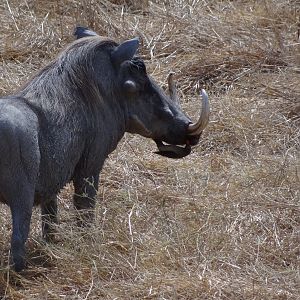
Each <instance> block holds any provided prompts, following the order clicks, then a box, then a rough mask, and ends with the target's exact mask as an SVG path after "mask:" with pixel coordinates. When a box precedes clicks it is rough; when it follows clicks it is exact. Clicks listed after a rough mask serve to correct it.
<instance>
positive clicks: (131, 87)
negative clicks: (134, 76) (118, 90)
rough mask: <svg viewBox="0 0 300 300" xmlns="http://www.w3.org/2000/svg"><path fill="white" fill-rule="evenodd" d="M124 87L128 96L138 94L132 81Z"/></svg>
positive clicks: (126, 82) (125, 83) (127, 81)
mask: <svg viewBox="0 0 300 300" xmlns="http://www.w3.org/2000/svg"><path fill="white" fill-rule="evenodd" d="M123 87H124V89H125V91H126V93H128V94H135V93H136V92H137V85H136V83H135V82H134V81H132V80H130V79H129V80H126V81H125V82H124V84H123Z"/></svg>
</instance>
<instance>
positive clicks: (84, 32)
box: [74, 26, 98, 40]
mask: <svg viewBox="0 0 300 300" xmlns="http://www.w3.org/2000/svg"><path fill="white" fill-rule="evenodd" d="M74 35H75V36H76V39H77V40H78V39H81V38H83V37H87V36H95V35H98V34H97V33H96V32H94V31H92V30H90V29H88V28H87V27H82V26H77V27H76V28H75V31H74Z"/></svg>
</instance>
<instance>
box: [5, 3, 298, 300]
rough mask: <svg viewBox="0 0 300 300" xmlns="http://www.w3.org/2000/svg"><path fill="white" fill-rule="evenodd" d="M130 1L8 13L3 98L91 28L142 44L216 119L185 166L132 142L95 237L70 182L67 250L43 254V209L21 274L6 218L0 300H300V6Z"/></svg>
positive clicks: (99, 214) (155, 64) (64, 198)
mask: <svg viewBox="0 0 300 300" xmlns="http://www.w3.org/2000/svg"><path fill="white" fill-rule="evenodd" d="M126 3H127V4H126ZM134 3H135V1H104V0H101V1H96V0H83V1H77V0H62V1H57V0H47V1H46V0H38V1H33V0H3V1H2V2H1V4H0V17H1V34H0V60H1V63H0V94H7V93H10V92H12V91H14V90H15V89H16V88H17V87H18V86H20V85H21V84H22V82H24V81H25V80H26V79H28V78H29V77H30V75H31V74H32V73H33V72H35V71H36V70H38V69H39V68H40V67H41V66H43V65H45V64H46V63H47V62H49V61H50V60H51V59H52V58H53V57H54V56H55V55H56V54H57V53H58V51H59V50H60V49H61V48H62V47H64V46H65V45H66V44H67V43H68V42H70V41H71V40H72V39H73V37H72V31H73V28H74V25H75V24H82V25H86V26H90V27H92V28H93V29H94V30H96V31H97V32H98V33H99V34H100V35H105V36H110V37H113V38H115V39H116V40H119V41H122V40H124V39H126V38H129V37H133V36H139V37H140V39H141V41H142V47H141V49H140V54H141V55H142V56H143V57H144V59H145V60H146V62H147V66H148V69H149V72H150V73H151V74H152V75H153V76H154V77H155V79H156V80H157V81H158V82H159V83H160V84H161V85H163V86H166V81H165V78H166V75H167V74H168V72H169V71H171V70H172V71H175V72H176V74H177V81H178V88H179V91H180V96H181V99H182V106H183V107H184V109H185V111H187V113H188V114H189V115H192V116H196V115H197V114H198V109H199V104H198V103H199V99H198V96H197V88H196V85H197V84H198V83H200V85H202V86H204V87H205V88H206V89H207V91H208V93H209V95H210V100H211V107H212V114H211V122H210V125H209V127H208V128H207V130H206V131H205V133H204V134H203V139H202V143H201V145H200V146H198V147H197V148H196V149H194V151H193V154H191V155H190V156H189V157H187V158H185V159H182V160H178V161H172V160H170V159H164V158H160V157H157V156H155V155H154V154H152V151H153V150H154V148H155V145H154V143H153V142H151V141H146V140H144V139H142V138H140V137H137V136H132V135H126V136H125V138H124V139H123V140H122V141H121V143H120V145H119V147H118V148H117V150H116V151H115V152H114V153H112V154H111V156H110V157H109V158H108V160H107V163H106V165H105V168H104V170H103V172H102V177H101V187H100V190H99V193H98V198H99V201H98V206H97V210H96V222H95V225H93V226H92V227H91V228H86V229H78V228H76V226H74V221H73V216H74V210H73V208H72V205H71V194H72V186H71V185H70V186H68V187H67V188H66V189H64V190H63V191H62V193H61V194H60V200H61V201H60V224H59V225H58V227H57V231H58V234H57V242H56V243H54V244H49V245H45V244H44V243H43V241H42V239H41V237H40V222H39V214H38V213H39V212H38V209H36V210H35V211H34V217H33V221H32V231H31V237H30V239H29V241H28V250H29V251H28V253H29V257H28V262H29V268H28V269H27V270H26V271H24V272H23V273H21V274H19V275H18V274H15V273H14V272H13V271H11V270H9V268H8V260H9V259H8V256H9V238H10V230H11V228H10V215H9V211H8V209H7V207H5V206H4V205H2V206H1V214H0V253H1V256H0V298H2V299H299V295H300V286H299V282H300V278H299V256H300V250H299V242H300V238H299V229H300V207H299V198H300V193H299V186H300V163H299V161H300V157H299V156H300V155H299V152H300V151H299V150H300V136H299V134H300V130H299V125H300V38H299V34H300V19H299V16H300V5H299V1H292V0H263V1H258V0H257V1H254V0H250V1H243V0H236V1H230V0H213V1H200V0H198V1H197V0H194V1H191V0H185V1H183V0H170V1H144V5H143V7H141V5H138V6H135V5H134Z"/></svg>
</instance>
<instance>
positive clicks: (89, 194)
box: [73, 174, 99, 226]
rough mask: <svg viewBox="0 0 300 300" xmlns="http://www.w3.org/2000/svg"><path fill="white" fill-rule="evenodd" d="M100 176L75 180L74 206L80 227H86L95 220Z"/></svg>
mask: <svg viewBox="0 0 300 300" xmlns="http://www.w3.org/2000/svg"><path fill="white" fill-rule="evenodd" d="M98 179H99V175H98V174H97V175H95V176H89V177H80V178H76V179H75V180H74V189H75V194H74V197H73V202H74V206H75V208H76V209H77V211H78V225H79V226H84V225H88V224H90V223H91V222H92V221H93V220H94V211H93V209H94V207H95V196H96V194H97V190H98Z"/></svg>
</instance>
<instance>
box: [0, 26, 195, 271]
mask: <svg viewBox="0 0 300 300" xmlns="http://www.w3.org/2000/svg"><path fill="white" fill-rule="evenodd" d="M77 32H78V36H79V35H80V37H84V38H83V39H80V40H77V41H75V42H74V43H73V44H71V45H70V46H69V47H68V48H67V49H66V50H65V51H63V52H62V53H61V54H60V55H59V57H58V58H57V59H56V60H55V61H54V62H53V63H51V64H49V65H48V66H47V67H45V68H44V69H43V70H41V71H40V72H39V73H38V74H37V75H36V76H35V77H34V78H33V79H31V80H30V81H29V82H28V83H27V84H26V85H25V86H24V87H23V88H22V89H21V90H20V92H18V93H17V94H16V95H14V96H9V97H4V98H2V99H0V153H1V156H0V201H1V202H4V203H6V204H8V205H9V206H10V208H11V212H12V218H13V234H12V241H11V249H12V260H13V263H14V265H15V269H16V270H21V269H22V268H24V255H25V248H24V244H25V241H26V239H27V237H28V232H29V225H30V218H31V211H32V207H33V205H34V204H40V205H41V209H42V216H43V218H42V220H43V235H44V237H45V238H46V239H47V238H49V237H50V235H49V234H50V229H51V227H50V223H51V222H56V211H57V205H56V195H57V193H58V192H59V191H60V189H61V188H63V187H64V185H65V184H66V183H67V182H70V181H73V183H74V188H75V195H74V205H75V207H76V209H79V210H81V209H85V208H92V207H93V206H94V196H95V194H96V191H97V186H98V179H99V173H100V171H101V168H102V166H103V163H104V160H105V159H106V157H107V156H108V154H109V153H110V152H112V151H113V150H114V149H115V148H116V146H117V143H118V142H119V140H120V139H121V138H122V136H123V135H124V133H125V131H128V132H133V133H139V134H141V135H144V136H147V137H151V138H153V139H155V140H156V141H157V143H161V141H165V142H167V143H169V144H172V145H176V144H191V145H193V144H196V143H197V142H198V139H199V135H200V133H199V132H198V133H197V134H194V135H189V133H188V127H189V124H190V120H189V119H188V118H187V117H186V116H185V115H184V114H183V113H182V112H181V110H180V109H179V107H178V106H177V105H176V103H173V102H172V101H171V100H170V98H168V97H167V96H166V95H165V94H164V93H163V92H162V91H161V89H159V88H158V86H157V85H156V84H155V83H154V82H153V81H152V80H151V79H150V78H149V77H148V76H147V74H146V71H145V67H144V64H143V62H142V60H140V59H138V58H133V56H134V54H135V51H136V49H137V47H138V41H137V40H131V41H127V42H125V43H123V44H122V45H121V46H119V47H118V44H116V43H115V42H114V41H111V40H108V39H103V38H100V37H98V36H96V35H95V34H94V33H93V32H91V31H86V32H85V30H84V29H83V28H79V29H77ZM79 33H80V34H79ZM166 147H173V146H171V145H170V146H166ZM162 149H163V147H162ZM174 149H175V148H174ZM171 150H172V149H171ZM166 153H167V152H166ZM165 155H167V154H165Z"/></svg>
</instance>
